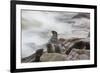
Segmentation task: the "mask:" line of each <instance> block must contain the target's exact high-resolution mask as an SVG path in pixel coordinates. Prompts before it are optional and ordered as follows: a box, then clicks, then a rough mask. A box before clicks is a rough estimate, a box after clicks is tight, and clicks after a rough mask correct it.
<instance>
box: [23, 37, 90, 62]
mask: <svg viewBox="0 0 100 73" xmlns="http://www.w3.org/2000/svg"><path fill="white" fill-rule="evenodd" d="M46 47H47V51H44V50H43V49H38V50H37V51H36V52H35V53H34V54H33V55H31V56H29V57H26V58H24V59H22V62H25V63H27V62H48V61H68V60H89V59H90V40H89V39H88V38H71V39H64V38H60V39H58V43H57V44H54V43H48V44H46ZM63 47H64V48H63ZM62 48H63V49H62Z"/></svg>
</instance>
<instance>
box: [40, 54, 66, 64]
mask: <svg viewBox="0 0 100 73" xmlns="http://www.w3.org/2000/svg"><path fill="white" fill-rule="evenodd" d="M66 58H67V56H66V55H63V54H59V53H44V54H43V55H42V56H41V57H40V60H41V61H42V62H47V61H66Z"/></svg>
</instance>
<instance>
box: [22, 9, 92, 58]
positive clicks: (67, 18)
mask: <svg viewBox="0 0 100 73" xmlns="http://www.w3.org/2000/svg"><path fill="white" fill-rule="evenodd" d="M78 14H80V13H74V12H51V11H31V10H22V15H21V20H22V21H21V25H22V53H21V54H22V58H24V57H27V56H30V55H31V54H33V53H34V52H35V51H36V50H37V49H40V48H43V49H44V50H46V49H45V44H46V43H48V42H49V40H50V38H51V36H52V34H51V31H52V30H54V31H57V33H58V38H65V39H68V38H72V37H77V38H78V37H79V38H86V37H87V36H88V33H89V31H90V19H89V18H86V17H78V18H77V17H75V18H73V17H74V16H76V15H78ZM82 14H85V13H82Z"/></svg>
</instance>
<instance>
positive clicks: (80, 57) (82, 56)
mask: <svg viewBox="0 0 100 73" xmlns="http://www.w3.org/2000/svg"><path fill="white" fill-rule="evenodd" d="M79 59H80V60H88V59H90V57H89V56H88V55H86V54H81V55H79Z"/></svg>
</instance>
